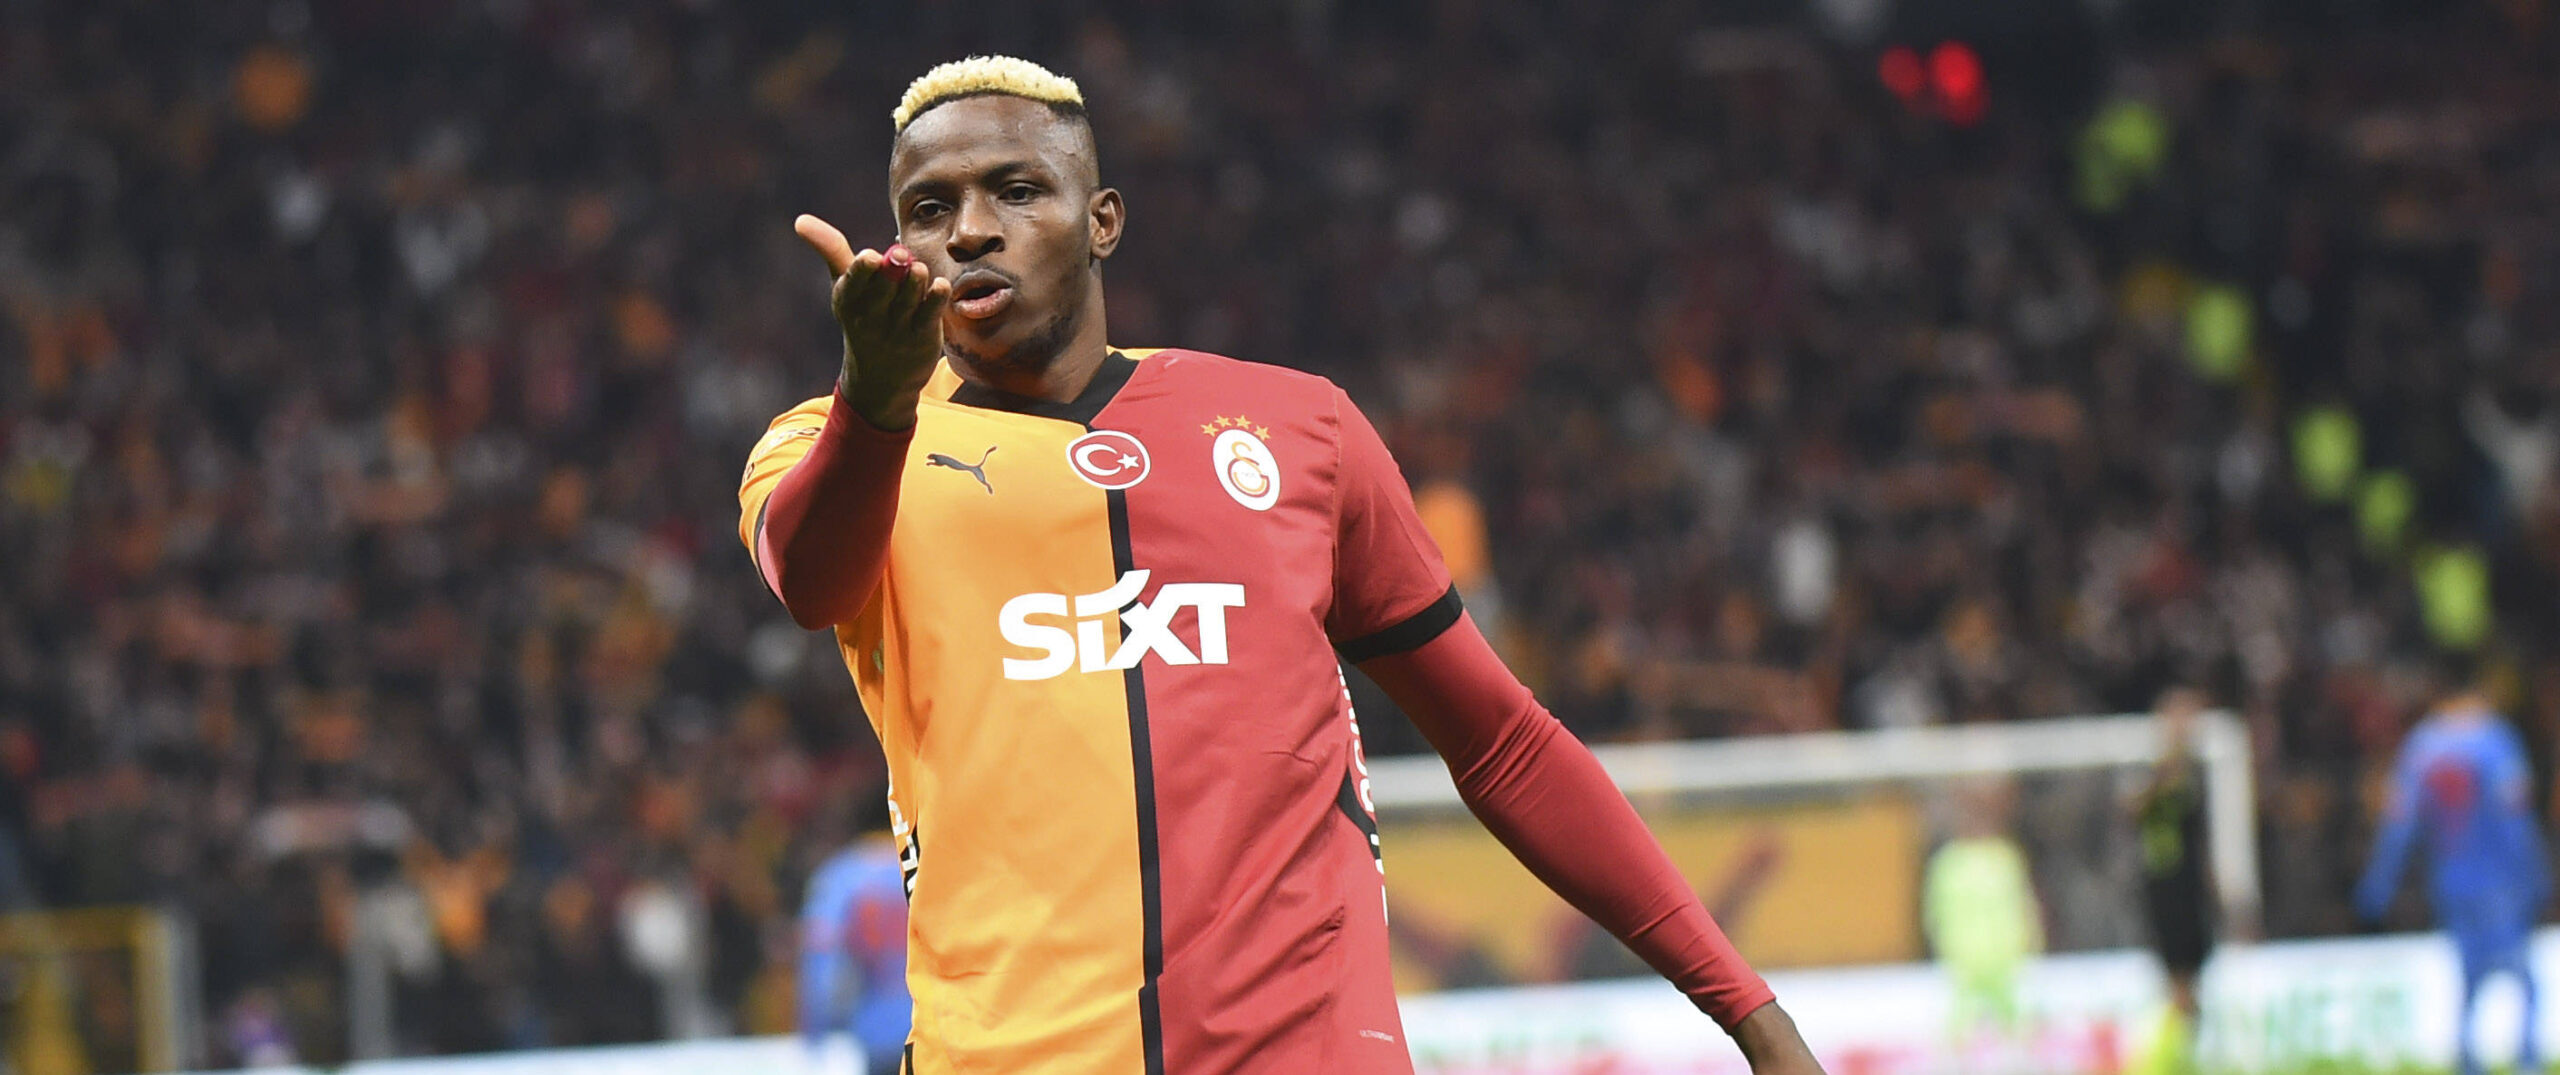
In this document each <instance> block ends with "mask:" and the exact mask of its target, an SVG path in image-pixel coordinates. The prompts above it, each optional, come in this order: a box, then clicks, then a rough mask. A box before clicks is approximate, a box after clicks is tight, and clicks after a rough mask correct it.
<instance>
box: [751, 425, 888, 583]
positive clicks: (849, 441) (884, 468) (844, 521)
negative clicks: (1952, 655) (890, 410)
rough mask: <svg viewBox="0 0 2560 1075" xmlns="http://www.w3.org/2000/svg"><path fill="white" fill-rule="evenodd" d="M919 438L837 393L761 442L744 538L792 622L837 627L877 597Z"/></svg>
mask: <svg viewBox="0 0 2560 1075" xmlns="http://www.w3.org/2000/svg"><path fill="white" fill-rule="evenodd" d="M813 419H814V421H813ZM914 439H915V430H914V428H913V427H912V426H911V427H909V428H907V429H903V430H899V431H897V432H894V433H892V432H886V431H883V430H880V429H878V428H875V427H874V426H872V424H871V422H870V421H869V420H868V419H865V418H864V417H862V416H861V415H860V414H858V413H855V411H854V409H853V408H852V407H851V406H849V405H847V404H846V402H845V400H844V397H843V395H842V394H841V393H837V394H833V395H830V396H829V397H827V400H826V408H825V410H824V411H823V412H817V409H816V408H814V407H811V406H808V405H803V406H802V407H800V408H798V409H795V410H794V411H792V412H791V413H790V414H786V415H784V416H783V417H782V418H781V419H780V420H777V421H776V422H775V423H774V425H773V428H772V429H771V430H770V431H768V432H767V433H766V434H765V439H764V440H763V441H762V442H761V443H759V444H758V445H757V446H756V454H755V455H754V456H753V457H751V458H750V459H749V460H748V463H747V475H746V481H745V484H744V485H742V486H741V487H740V489H739V496H738V506H739V509H740V510H741V512H743V513H744V515H745V518H744V519H743V520H742V521H743V522H744V523H745V526H744V527H743V530H744V532H743V533H742V534H741V536H742V537H744V538H745V539H746V541H747V550H748V552H749V553H750V554H751V555H753V556H754V557H755V561H756V568H757V571H758V573H760V574H762V575H763V576H764V583H765V586H766V588H768V589H770V590H772V591H773V594H774V596H776V597H779V598H781V599H782V607H783V608H784V609H786V610H788V611H789V612H790V613H791V620H792V622H794V623H797V624H799V625H800V626H802V627H804V628H807V629H810V630H813V631H814V630H817V629H818V628H821V627H829V626H833V625H835V624H839V623H843V622H845V621H847V620H850V619H852V618H853V617H854V614H856V613H858V612H860V611H862V606H863V605H864V604H866V603H868V602H869V601H870V600H871V594H872V591H874V590H875V589H877V588H878V586H879V584H880V575H881V572H882V570H883V569H884V568H885V567H887V565H888V559H889V527H890V524H891V523H892V522H893V521H895V520H896V518H897V511H898V484H899V480H900V478H901V476H902V475H904V473H905V472H906V458H907V445H908V444H909V443H910V442H912V441H913V440H914ZM792 455H797V456H798V458H797V459H796V460H793V459H790V458H788V457H789V456H792Z"/></svg>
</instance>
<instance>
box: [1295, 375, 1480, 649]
mask: <svg viewBox="0 0 2560 1075" xmlns="http://www.w3.org/2000/svg"><path fill="white" fill-rule="evenodd" d="M1333 405H1334V413H1335V418H1336V421H1337V423H1338V427H1339V429H1340V431H1341V433H1340V437H1339V439H1338V440H1337V441H1336V445H1337V447H1338V448H1339V450H1340V452H1341V459H1340V465H1339V466H1338V467H1337V469H1336V472H1335V475H1336V476H1335V486H1334V488H1335V495H1336V501H1335V504H1336V513H1337V517H1336V520H1335V529H1334V550H1333V611H1332V613H1331V614H1330V615H1329V616H1328V617H1327V618H1326V620H1325V632H1326V634H1328V635H1330V636H1332V638H1333V644H1334V647H1335V648H1336V649H1337V650H1339V651H1341V653H1342V656H1343V659H1344V660H1346V661H1348V662H1351V663H1354V664H1357V663H1359V662H1361V661H1365V660H1369V659H1372V658H1375V657H1380V656H1384V655H1386V654H1389V653H1402V652H1405V651H1408V650H1411V649H1413V648H1415V647H1417V646H1420V645H1422V644H1423V643H1425V642H1429V641H1431V640H1432V639H1433V638H1434V637H1436V636H1438V635H1439V633H1440V632H1442V631H1445V630H1447V629H1448V628H1449V625H1450V624H1453V623H1456V622H1458V613H1459V605H1458V594H1457V591H1456V590H1455V589H1454V588H1453V587H1451V585H1450V583H1449V569H1448V567H1447V566H1446V565H1444V564H1442V563H1441V561H1440V547H1439V546H1438V545H1437V544H1434V543H1433V542H1432V540H1431V534H1430V532H1429V531H1427V530H1424V529H1423V528H1422V518H1421V516H1419V515H1417V514H1415V512H1414V510H1413V491H1412V490H1411V489H1409V488H1407V487H1406V485H1405V481H1404V474H1403V472H1401V471H1399V470H1397V469H1396V461H1395V459H1394V457H1392V456H1390V455H1388V454H1387V445H1386V442H1384V441H1382V440H1380V439H1379V438H1378V430H1377V428H1376V427H1374V426H1371V425H1370V424H1369V419H1368V417H1367V416H1365V415H1363V414H1361V413H1360V408H1358V407H1355V406H1353V405H1352V403H1351V399H1350V397H1348V396H1345V395H1343V394H1342V392H1341V390H1339V389H1336V390H1335V391H1334V394H1333Z"/></svg>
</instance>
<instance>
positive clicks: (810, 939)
mask: <svg viewBox="0 0 2560 1075" xmlns="http://www.w3.org/2000/svg"><path fill="white" fill-rule="evenodd" d="M889 820H890V817H889V808H888V804H887V800H886V799H885V798H881V799H878V800H876V801H875V802H874V805H872V806H871V807H869V808H868V810H867V811H866V817H865V821H867V822H868V824H866V825H865V826H864V835H863V836H862V837H860V838H859V839H857V840H855V841H854V842H853V843H852V844H851V845H850V846H848V847H846V848H845V849H844V850H842V851H838V852H836V853H835V855H834V856H833V857H831V858H829V859H827V861H826V862H825V863H824V864H823V865H820V866H819V867H818V870H817V872H816V873H814V874H811V875H810V877H809V894H808V899H807V902H805V903H804V904H802V905H801V908H800V1038H801V1040H802V1041H803V1042H805V1043H807V1045H808V1047H809V1053H810V1057H811V1059H812V1060H813V1061H816V1062H819V1063H821V1064H823V1058H824V1057H826V1055H827V1054H828V1052H829V1047H830V1045H831V1044H832V1040H833V1038H834V1036H835V1035H836V1034H839V1033H842V1034H846V1035H849V1036H850V1037H851V1038H852V1044H853V1051H854V1052H856V1053H859V1054H861V1056H862V1062H863V1068H862V1070H863V1071H865V1072H868V1073H870V1075H891V1073H894V1072H897V1071H898V1070H899V1064H898V1056H899V1052H900V1050H901V1049H902V1048H903V1047H904V1046H905V1045H906V1040H907V1022H908V1018H909V1015H910V1010H909V1004H908V1000H907V890H906V879H905V876H904V874H903V873H902V872H901V870H900V868H899V863H898V846H897V843H896V842H895V841H894V840H892V839H891V838H890V835H889ZM822 1070H824V1068H823V1067H822Z"/></svg>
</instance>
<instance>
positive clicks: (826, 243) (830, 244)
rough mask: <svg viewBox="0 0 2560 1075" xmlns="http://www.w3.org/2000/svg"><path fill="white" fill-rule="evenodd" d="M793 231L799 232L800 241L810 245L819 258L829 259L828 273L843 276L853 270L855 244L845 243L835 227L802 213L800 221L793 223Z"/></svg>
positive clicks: (842, 234)
mask: <svg viewBox="0 0 2560 1075" xmlns="http://www.w3.org/2000/svg"><path fill="white" fill-rule="evenodd" d="M791 230H792V231H794V232H797V233H798V234H799V236H800V240H801V241H802V242H805V243H808V244H809V246H810V248H811V249H814V250H816V251H817V252H818V254H819V256H821V257H824V258H826V259H827V271H828V272H830V273H833V274H835V275H837V276H842V275H844V274H845V272H846V271H847V270H849V269H851V268H853V244H852V243H850V242H847V241H845V237H844V233H843V232H841V231H837V230H836V226H835V225H833V224H829V223H827V222H826V221H823V220H820V219H818V218H817V217H814V216H811V215H809V214H807V213H802V214H800V217H799V219H797V220H793V221H792V222H791Z"/></svg>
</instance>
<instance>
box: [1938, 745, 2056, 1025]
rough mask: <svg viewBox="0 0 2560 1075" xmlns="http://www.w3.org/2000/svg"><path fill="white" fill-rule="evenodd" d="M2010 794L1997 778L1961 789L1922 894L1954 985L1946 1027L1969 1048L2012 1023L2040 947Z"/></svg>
mask: <svg viewBox="0 0 2560 1075" xmlns="http://www.w3.org/2000/svg"><path fill="white" fill-rule="evenodd" d="M2010 794H2011V791H2010V789H2009V787H2008V786H2007V785H2005V784H2000V783H1983V784H1979V785H1974V786H1969V787H1966V788H1964V789H1962V790H1961V791H1960V793H1959V794H1958V795H1957V802H1956V809H1957V821H1956V826H1957V831H1956V833H1955V835H1954V836H1953V837H1951V838H1949V839H1948V840H1947V842H1946V843H1944V844H1941V845H1939V847H1938V850H1937V851H1935V852H1933V853H1931V854H1930V856H1929V864H1928V866H1927V868H1926V871H1925V878H1924V881H1923V884H1922V891H1921V896H1920V899H1921V924H1922V926H1923V927H1925V929H1926V931H1927V933H1928V935H1929V946H1930V948H1932V949H1934V950H1935V951H1936V952H1937V954H1938V962H1939V964H1940V965H1942V966H1944V967H1945V968H1946V970H1947V973H1948V976H1949V977H1950V978H1952V979H1953V982H1952V984H1953V985H1954V987H1955V989H1954V997H1953V1001H1954V1004H1953V1010H1952V1012H1951V1013H1950V1014H1951V1015H1952V1020H1951V1022H1952V1024H1953V1025H1952V1027H1951V1029H1952V1030H1953V1031H1954V1034H1955V1039H1956V1044H1957V1046H1958V1048H1959V1049H1961V1050H1969V1051H1972V1052H1978V1051H1980V1050H1981V1049H1982V1048H1983V1047H1985V1046H1986V1045H1991V1046H1997V1045H2005V1044H2006V1043H2007V1042H2008V1039H2009V1038H2010V1036H2011V1035H2012V1034H2013V1033H2014V1032H2015V1031H2016V1030H2017V1024H2018V973H2019V971H2020V970H2022V969H2023V968H2024V967H2025V966H2026V963H2027V961H2028V960H2029V959H2031V958H2033V957H2034V956H2036V955H2037V954H2039V953H2041V952H2043V951H2044V911H2043V908H2042V907H2041V906H2040V905H2039V904H2038V903H2037V902H2036V890H2035V882H2034V879H2033V877H2032V875H2031V874H2030V873H2029V872H2028V869H2027V856H2026V852H2024V851H2022V850H2020V849H2019V847H2018V842H2017V840H2015V839H2013V838H2011V837H2010V835H2009V816H2010V801H2011V800H2010ZM1986 1034H1987V1037H1986Z"/></svg>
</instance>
